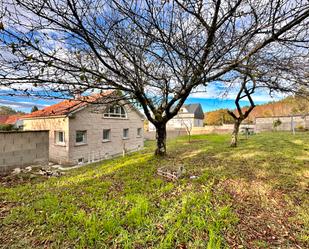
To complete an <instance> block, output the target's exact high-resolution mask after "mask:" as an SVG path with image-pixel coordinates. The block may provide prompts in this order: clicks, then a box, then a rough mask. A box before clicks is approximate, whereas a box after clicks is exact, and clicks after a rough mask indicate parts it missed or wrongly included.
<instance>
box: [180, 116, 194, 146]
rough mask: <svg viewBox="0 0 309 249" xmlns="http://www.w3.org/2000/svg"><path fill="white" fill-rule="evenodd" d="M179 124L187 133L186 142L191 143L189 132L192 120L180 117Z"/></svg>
mask: <svg viewBox="0 0 309 249" xmlns="http://www.w3.org/2000/svg"><path fill="white" fill-rule="evenodd" d="M181 124H182V125H183V126H184V127H185V129H186V132H187V134H188V142H189V143H191V132H192V128H193V124H192V121H191V120H184V119H181Z"/></svg>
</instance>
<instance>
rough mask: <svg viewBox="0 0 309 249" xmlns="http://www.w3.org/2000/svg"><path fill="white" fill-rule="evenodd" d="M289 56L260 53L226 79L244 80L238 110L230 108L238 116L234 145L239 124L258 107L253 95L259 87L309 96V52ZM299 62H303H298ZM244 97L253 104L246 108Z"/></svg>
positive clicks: (232, 114) (235, 119) (234, 131)
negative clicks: (279, 57) (243, 105)
mask: <svg viewBox="0 0 309 249" xmlns="http://www.w3.org/2000/svg"><path fill="white" fill-rule="evenodd" d="M285 53H287V51H285ZM285 57H286V58H285V60H284V61H283V62H282V61H277V58H275V57H271V56H270V55H268V56H265V55H261V54H259V53H257V54H255V55H254V56H253V57H252V58H251V60H249V59H248V60H247V61H246V63H244V64H242V65H239V66H238V68H236V70H235V71H236V72H235V74H234V75H233V76H232V77H230V78H228V80H226V81H229V82H235V81H236V82H237V83H238V82H241V83H240V84H237V87H239V88H238V92H237V95H236V97H235V105H236V110H235V111H231V110H228V114H229V115H230V116H231V117H232V118H233V119H234V129H233V132H232V140H231V147H236V146H237V141H238V133H239V127H240V125H241V123H242V122H243V121H244V120H245V119H247V118H248V116H249V115H250V113H251V112H252V110H253V109H254V108H255V106H256V105H255V102H254V97H253V94H254V93H255V92H256V90H257V89H267V90H268V91H269V92H270V94H271V93H272V92H273V91H280V92H286V93H289V94H296V95H307V91H306V90H305V89H306V88H308V86H309V84H308V82H309V81H308V77H307V72H308V61H307V60H308V57H307V55H298V54H295V55H293V54H288V55H285ZM282 58H283V57H282ZM299 61H301V63H298V62H299ZM232 85H233V84H232ZM232 85H230V86H232ZM242 100H247V101H249V107H245V108H242V107H241V103H240V101H242Z"/></svg>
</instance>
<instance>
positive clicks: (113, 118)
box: [23, 92, 144, 165]
mask: <svg viewBox="0 0 309 249" xmlns="http://www.w3.org/2000/svg"><path fill="white" fill-rule="evenodd" d="M109 94H111V93H110V92H107V93H105V94H104V95H103V96H102V94H100V95H95V96H94V95H93V96H91V98H90V99H88V101H87V102H85V101H81V100H80V99H76V100H65V101H62V102H60V103H58V104H55V105H52V106H49V107H46V108H44V109H42V110H39V111H36V112H33V113H31V114H29V115H26V116H24V117H23V121H24V130H49V160H50V161H52V162H55V163H59V164H68V165H70V164H71V165H72V164H77V163H85V162H91V161H96V160H100V159H105V158H109V157H111V156H115V155H118V154H121V153H123V152H128V151H135V150H139V149H141V148H142V147H143V145H144V135H143V133H144V132H143V122H144V116H143V115H142V114H141V113H140V112H139V111H138V110H136V109H135V108H134V107H133V106H132V105H130V104H128V103H126V104H124V103H118V104H93V103H94V102H95V100H98V99H102V98H105V97H107V96H108V95H109Z"/></svg>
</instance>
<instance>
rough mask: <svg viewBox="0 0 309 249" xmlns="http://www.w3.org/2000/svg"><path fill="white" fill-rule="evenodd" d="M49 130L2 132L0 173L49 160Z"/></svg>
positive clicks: (0, 139)
mask: <svg viewBox="0 0 309 249" xmlns="http://www.w3.org/2000/svg"><path fill="white" fill-rule="evenodd" d="M48 147H49V136H48V131H9V132H0V174H5V173H8V172H9V171H10V170H12V169H13V168H16V167H20V168H22V167H26V166H27V165H32V164H39V163H47V162H48V156H49V152H48Z"/></svg>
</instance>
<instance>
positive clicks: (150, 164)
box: [0, 133, 309, 249]
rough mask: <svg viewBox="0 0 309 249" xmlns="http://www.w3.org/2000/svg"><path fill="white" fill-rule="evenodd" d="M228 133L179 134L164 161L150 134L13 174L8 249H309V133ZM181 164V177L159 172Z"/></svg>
mask: <svg viewBox="0 0 309 249" xmlns="http://www.w3.org/2000/svg"><path fill="white" fill-rule="evenodd" d="M229 139H230V138H229V136H228V135H200V136H193V139H192V142H191V143H188V142H187V138H186V137H181V138H178V139H175V140H171V141H169V143H168V152H169V155H168V156H167V157H166V158H164V159H158V158H155V157H154V156H153V150H154V142H148V143H147V144H146V148H145V149H144V150H143V151H141V152H137V153H134V154H131V155H128V156H126V157H121V158H116V159H112V160H108V161H104V162H101V163H97V164H94V165H89V166H87V167H83V168H79V169H77V170H72V171H70V172H68V173H67V174H66V175H65V176H62V177H60V178H50V179H47V178H42V177H33V178H29V177H26V176H22V175H20V176H18V177H17V178H16V179H13V178H12V177H6V178H5V179H2V180H1V181H0V182H1V186H0V247H1V248H10V249H11V248H24V249H25V248H210V249H212V248H250V249H251V248H308V247H309V211H308V210H309V197H308V196H309V184H308V183H309V133H299V134H296V135H294V136H293V135H291V134H288V133H265V134H258V135H254V136H251V137H250V138H249V139H248V140H245V139H241V140H240V144H239V147H237V148H229V146H228V145H229ZM179 165H184V167H185V169H186V174H185V177H184V178H183V179H181V180H179V181H176V182H171V181H167V180H165V179H163V178H161V177H159V176H157V175H156V170H157V168H159V167H162V166H167V167H178V166H179ZM192 175H195V176H198V177H199V178H197V179H190V176H192ZM9 180H11V182H9Z"/></svg>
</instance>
